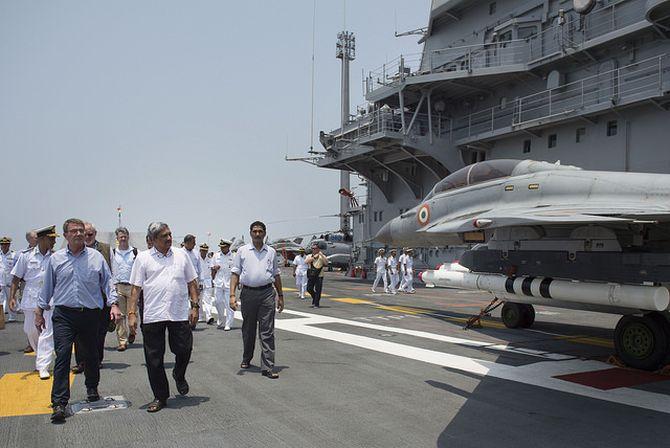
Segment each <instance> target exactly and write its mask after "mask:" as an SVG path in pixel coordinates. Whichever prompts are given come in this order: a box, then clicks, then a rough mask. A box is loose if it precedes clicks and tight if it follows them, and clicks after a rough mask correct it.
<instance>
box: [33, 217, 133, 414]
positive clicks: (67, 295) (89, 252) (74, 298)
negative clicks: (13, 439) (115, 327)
mask: <svg viewBox="0 0 670 448" xmlns="http://www.w3.org/2000/svg"><path fill="white" fill-rule="evenodd" d="M63 233H64V236H65V239H66V240H67V243H68V244H67V247H65V248H64V249H61V250H59V251H56V252H54V253H53V254H52V255H51V257H50V258H49V262H48V263H47V267H46V271H45V273H44V285H43V286H42V289H41V291H40V294H39V296H38V300H37V304H38V307H37V308H36V309H35V326H36V327H37V329H38V331H40V332H42V331H44V330H45V329H46V323H45V319H44V312H45V311H47V310H51V309H53V314H52V322H53V339H54V347H55V350H56V364H55V366H54V375H53V377H54V380H53V387H52V389H51V404H52V407H53V413H52V415H51V421H52V422H53V423H62V422H63V421H65V416H66V408H67V404H68V402H69V400H70V374H69V370H70V369H69V367H70V358H71V356H72V344H73V342H74V340H75V338H77V340H78V345H79V351H80V354H81V355H82V356H83V361H84V375H85V377H86V380H85V384H86V395H87V399H88V401H98V400H99V399H100V394H99V393H98V383H99V382H100V367H99V365H100V363H99V360H98V356H99V355H98V349H97V342H98V337H97V335H98V326H99V325H100V321H101V319H100V313H101V312H102V310H103V308H105V306H106V307H107V308H108V309H110V316H109V318H110V319H114V320H115V321H116V320H119V319H120V318H121V311H120V310H119V307H118V306H117V305H116V292H115V291H114V290H113V288H112V275H111V272H110V271H109V267H108V265H107V263H106V261H105V259H104V258H103V256H102V255H101V254H100V253H99V252H98V251H96V250H93V249H90V248H88V247H86V245H85V244H84V222H83V221H81V220H80V219H76V218H70V219H68V220H67V221H65V223H64V224H63ZM103 291H104V292H105V295H106V302H107V303H105V299H104V298H103V294H102V292H103Z"/></svg>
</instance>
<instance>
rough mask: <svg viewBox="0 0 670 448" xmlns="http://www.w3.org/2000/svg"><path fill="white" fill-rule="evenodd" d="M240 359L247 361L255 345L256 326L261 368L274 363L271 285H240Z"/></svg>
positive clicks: (273, 307)
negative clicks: (242, 352)
mask: <svg viewBox="0 0 670 448" xmlns="http://www.w3.org/2000/svg"><path fill="white" fill-rule="evenodd" d="M240 302H241V304H242V341H243V343H244V354H243V355H242V361H243V362H246V363H249V362H251V359H252V358H253V357H254V349H255V347H256V327H258V337H259V338H260V340H261V369H262V370H272V369H273V368H274V365H275V290H274V288H273V287H269V288H266V289H261V290H256V289H249V288H245V287H242V292H240Z"/></svg>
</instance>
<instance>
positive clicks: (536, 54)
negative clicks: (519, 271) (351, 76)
mask: <svg viewBox="0 0 670 448" xmlns="http://www.w3.org/2000/svg"><path fill="white" fill-rule="evenodd" d="M669 38H670V0H593V1H588V0H582V1H578V0H574V1H572V0H571V1H566V0H533V1H519V0H495V1H493V0H490V1H481V0H477V1H475V0H433V2H432V5H431V12H430V18H429V23H428V26H427V28H426V29H425V30H424V34H423V36H422V38H421V40H420V44H421V45H422V46H423V50H422V51H421V52H420V53H418V54H415V55H401V56H399V57H398V58H397V59H395V60H393V61H392V62H388V63H386V64H384V65H382V66H381V67H379V68H378V69H375V70H372V71H369V72H368V73H367V75H366V78H365V80H364V81H365V93H366V100H367V102H368V104H367V106H366V107H365V108H361V109H359V111H358V113H357V114H356V115H353V116H350V119H349V120H348V121H347V123H346V124H345V125H343V126H341V127H340V128H338V129H335V130H333V131H330V132H322V133H321V143H322V145H323V146H324V147H325V149H326V154H325V155H324V156H323V157H322V158H320V159H319V160H318V165H319V166H320V167H323V168H331V169H337V170H342V171H348V172H351V173H355V174H357V175H359V176H360V177H362V178H363V179H364V180H365V183H366V185H367V198H366V199H367V200H366V201H365V203H363V204H362V205H360V206H358V207H354V208H351V209H350V210H349V214H350V216H351V218H352V229H353V237H354V246H355V249H354V254H355V257H356V262H357V263H361V264H365V263H369V262H371V261H372V258H374V252H375V247H373V245H372V244H370V243H369V241H370V239H371V238H372V237H373V236H374V235H375V234H376V232H377V231H378V230H379V229H380V228H381V227H382V226H383V225H384V224H385V223H386V222H387V221H389V220H390V219H392V218H394V217H395V216H397V215H399V214H401V213H403V212H405V211H406V210H408V209H410V208H412V207H414V206H415V205H417V203H418V202H419V201H420V200H421V199H422V198H423V197H424V196H425V195H426V194H428V192H429V191H430V190H431V189H432V187H433V185H434V184H435V183H436V182H438V181H439V180H441V179H442V178H444V177H445V176H447V175H448V174H450V173H452V172H454V171H456V170H458V169H460V168H461V167H463V166H464V165H466V164H470V163H474V162H478V161H482V160H486V159H499V158H512V159H514V158H516V159H519V158H533V159H536V160H547V161H552V162H554V161H556V160H560V161H561V162H563V163H567V164H574V165H578V166H581V167H583V168H586V169H599V170H619V171H641V172H663V173H667V172H670V150H669V148H668V140H669V137H670V130H669V129H668V124H669V123H670V113H668V104H670V95H669V92H670V40H668V39H669ZM449 250H450V249H447V248H423V249H422V250H421V251H420V258H421V260H422V261H423V262H425V263H427V264H429V265H430V264H433V263H436V262H441V261H446V260H447V259H448V258H450V257H452V256H454V253H453V252H452V253H450V252H448V251H449Z"/></svg>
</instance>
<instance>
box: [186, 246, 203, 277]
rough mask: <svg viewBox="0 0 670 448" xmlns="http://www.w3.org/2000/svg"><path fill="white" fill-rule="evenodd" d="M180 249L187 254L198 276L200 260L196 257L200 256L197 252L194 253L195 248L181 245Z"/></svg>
mask: <svg viewBox="0 0 670 448" xmlns="http://www.w3.org/2000/svg"><path fill="white" fill-rule="evenodd" d="M182 250H183V251H184V252H186V255H188V259H189V260H191V264H192V265H193V269H195V273H196V274H198V277H199V276H200V262H199V261H198V259H199V258H200V255H199V254H196V253H195V250H188V249H186V248H185V247H182Z"/></svg>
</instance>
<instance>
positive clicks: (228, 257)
mask: <svg viewBox="0 0 670 448" xmlns="http://www.w3.org/2000/svg"><path fill="white" fill-rule="evenodd" d="M231 244H232V242H231V241H229V240H224V239H222V240H221V241H220V242H219V249H221V250H220V251H219V252H217V253H215V254H214V258H212V278H214V306H215V307H216V312H217V314H218V316H217V322H216V323H217V328H219V329H221V328H223V330H224V331H228V330H230V329H231V327H232V325H233V320H234V319H235V312H234V311H233V309H232V308H231V307H230V275H231V269H232V267H233V254H231V253H230V245H231Z"/></svg>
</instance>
